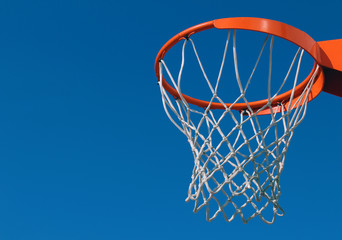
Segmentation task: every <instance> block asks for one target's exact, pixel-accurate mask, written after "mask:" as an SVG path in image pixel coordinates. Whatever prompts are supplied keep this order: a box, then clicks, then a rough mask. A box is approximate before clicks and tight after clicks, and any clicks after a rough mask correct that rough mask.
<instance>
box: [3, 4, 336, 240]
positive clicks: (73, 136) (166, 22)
mask: <svg viewBox="0 0 342 240" xmlns="http://www.w3.org/2000/svg"><path fill="white" fill-rule="evenodd" d="M341 5H342V4H341V2H340V1H331V0H327V1H324V2H322V1H315V0H314V1H294V0H288V1H282V2H281V1H278V2H276V1H264V0H261V1H252V0H246V1H226V0H225V1H221V0H220V1H219V0H211V1H203V0H197V1H192V0H189V1H181V0H174V1H149V0H147V1H125V2H124V1H88V0H83V1H74V0H68V1H66V0H59V1H46V0H44V1H17V0H10V1H9V0H2V1H1V2H0V22H1V27H0V29H1V35H0V239H1V240H31V239H32V240H47V239H49V240H55V239H56V240H57V239H63V240H69V239H70V240H86V239H104V240H107V239H117V240H121V239H122V240H124V239H150V240H151V239H163V240H164V239H165V240H166V239H179V240H180V239H189V238H192V239H208V238H211V239H234V238H239V239H263V240H267V239H274V238H277V239H279V240H280V239H289V238H291V239H322V238H327V239H342V229H341V226H342V220H341V215H342V210H341V207H340V204H341V203H342V194H341V186H342V184H341V183H342V180H341V177H340V176H341V170H342V161H341V160H342V157H341V151H340V142H341V141H340V137H339V136H341V134H342V127H341V124H340V119H341V117H342V113H341V111H340V109H341V107H340V104H342V99H341V98H338V97H335V96H332V95H329V94H326V93H322V94H321V95H320V96H319V97H318V98H317V99H315V100H314V101H313V102H311V103H310V104H309V108H308V112H307V116H306V118H305V120H304V122H303V123H302V124H301V125H300V126H299V127H298V128H297V129H296V131H295V135H294V137H293V140H292V142H291V145H290V149H289V150H288V154H287V159H286V162H285V170H284V172H283V174H282V179H281V186H282V196H281V198H280V203H281V205H282V207H283V208H284V209H285V212H286V214H285V216H284V217H278V218H277V219H276V222H275V223H274V224H273V225H267V224H265V223H263V222H262V221H261V220H260V219H258V218H256V219H253V220H252V221H250V222H249V223H248V224H243V223H242V221H241V219H239V218H236V219H235V220H234V221H233V222H231V223H227V222H225V221H222V219H219V220H217V221H213V222H210V223H209V222H206V221H205V215H204V213H203V212H199V213H198V214H194V213H193V212H192V209H193V204H192V203H186V202H185V201H184V199H185V198H186V196H187V190H188V184H189V182H190V176H191V171H192V167H193V157H192V154H191V151H190V147H189V146H188V143H187V141H186V138H185V137H184V136H183V135H182V134H181V133H180V132H179V131H178V130H177V129H176V128H175V127H174V126H173V125H172V124H171V123H170V121H169V120H168V119H167V117H166V115H165V113H164V110H163V107H162V104H161V99H160V92H159V89H158V86H157V84H156V82H157V79H156V77H155V73H154V60H155V57H156V55H157V53H158V51H159V49H160V48H161V47H162V45H163V44H164V43H165V42H166V41H167V40H168V39H170V38H171V37H172V36H173V35H175V34H176V33H178V32H180V31H182V30H184V29H186V28H188V27H190V26H193V25H196V24H199V23H202V22H205V21H209V20H213V19H217V18H225V17H241V16H247V17H263V18H270V19H274V20H278V21H282V22H285V23H287V24H290V25H293V26H295V27H297V28H299V29H301V30H303V31H305V32H307V33H308V34H309V35H310V36H311V37H313V38H314V39H315V40H316V41H322V40H329V39H337V38H341V36H342V33H341V31H339V30H338V29H340V22H341V17H340V8H341Z"/></svg>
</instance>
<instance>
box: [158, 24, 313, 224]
mask: <svg viewBox="0 0 342 240" xmlns="http://www.w3.org/2000/svg"><path fill="white" fill-rule="evenodd" d="M231 33H232V34H231ZM231 35H232V36H231ZM231 39H232V42H233V44H232V47H233V51H232V52H233V59H234V68H235V76H236V81H237V84H238V87H239V91H240V95H239V96H238V98H237V99H236V100H235V102H234V103H233V104H232V105H231V106H229V107H228V106H227V105H226V104H225V103H224V102H223V101H222V99H221V98H220V96H219V95H218V88H219V83H220V80H221V75H222V71H223V66H224V63H225V61H226V55H227V49H228V46H229V42H230V41H231ZM273 42H274V36H272V35H267V36H266V38H265V40H264V43H263V45H262V48H261V51H260V54H259V56H258V58H257V61H256V63H255V66H254V69H253V71H252V73H251V74H250V76H249V78H248V81H247V83H246V84H245V86H243V84H242V81H241V79H240V75H239V71H238V63H237V54H236V31H235V30H229V31H228V37H227V40H226V43H225V48H224V54H223V58H222V63H221V67H220V70H219V74H218V78H217V80H216V84H212V83H211V82H210V81H209V79H208V77H207V74H206V72H205V70H204V68H203V65H202V63H201V60H200V58H199V56H198V53H197V50H196V47H195V44H194V41H193V40H192V39H189V38H188V39H185V40H184V43H183V47H182V60H181V67H180V70H179V72H178V77H177V78H174V77H173V75H172V74H171V73H170V71H169V69H168V67H167V65H166V63H165V61H164V60H160V65H159V67H160V68H159V69H160V81H159V86H160V91H161V96H162V103H163V106H164V109H165V112H166V114H167V116H168V117H169V119H170V120H171V122H172V123H173V124H174V125H175V126H176V127H177V128H178V129H179V130H180V131H181V132H182V133H183V134H184V135H185V136H186V137H187V139H188V142H189V143H190V146H191V150H192V153H193V156H194V168H193V171H192V176H191V182H190V185H189V190H188V196H187V198H186V201H187V202H189V201H193V202H194V212H195V213H196V212H198V211H199V210H200V209H202V208H204V209H205V211H206V219H207V220H208V221H212V220H213V219H215V218H216V217H218V216H220V215H222V216H223V217H224V219H225V220H226V221H228V222H230V221H232V220H233V219H234V218H235V217H236V216H237V215H239V216H240V217H241V218H242V221H243V222H244V223H247V222H248V221H249V220H251V219H253V218H254V217H256V216H259V217H260V218H261V219H262V221H264V222H265V223H268V224H271V223H273V222H274V220H275V217H276V216H277V215H280V216H282V215H283V214H284V211H283V209H282V208H281V207H280V205H279V203H278V201H279V197H280V194H281V191H280V184H279V181H280V175H281V173H282V171H283V167H284V159H285V155H286V152H287V150H288V147H289V144H290V140H291V138H292V136H293V132H294V129H295V128H296V127H297V126H298V124H299V123H300V122H301V121H302V120H303V118H304V116H305V114H306V108H307V99H308V95H309V92H310V89H311V86H312V84H313V83H314V80H315V77H316V74H317V71H318V67H317V68H316V70H315V71H314V74H313V75H312V77H311V79H310V80H309V82H308V84H307V85H306V86H305V88H304V90H303V91H302V92H301V94H300V95H299V97H296V98H295V96H294V95H295V94H294V89H295V86H296V85H297V79H298V73H299V70H300V66H301V61H302V56H303V50H302V49H301V48H299V49H298V51H297V52H296V53H295V56H294V58H293V60H292V62H291V64H290V67H289V70H288V73H287V74H286V76H285V78H284V79H283V83H282V84H281V86H280V87H279V89H278V90H277V91H276V92H275V94H271V71H272V49H273ZM187 43H190V45H191V46H192V49H193V51H194V53H195V55H196V57H197V61H198V64H199V66H200V68H201V71H202V73H203V76H204V78H205V79H206V82H207V87H208V88H209V89H210V92H211V94H212V97H211V99H210V101H209V104H208V106H207V107H206V108H199V107H197V106H194V105H191V104H189V103H188V102H187V101H186V100H185V99H184V97H183V96H182V91H181V82H182V72H183V68H184V61H185V47H186V45H187ZM267 43H269V57H268V61H269V64H268V66H269V73H268V80H267V81H268V97H267V103H266V104H265V105H264V106H263V107H261V108H260V109H257V110H256V109H252V108H251V107H250V105H249V101H248V99H247V97H246V92H247V89H248V86H249V84H250V82H251V79H252V77H253V74H254V72H255V70H256V68H257V66H258V63H259V60H260V56H261V55H262V53H263V51H264V48H265V46H266V45H267ZM291 71H294V72H295V74H294V77H293V79H292V81H293V88H292V94H291V97H290V99H289V102H290V103H289V104H288V105H286V106H287V107H286V106H285V104H284V103H278V105H277V106H274V103H273V104H272V102H273V99H274V98H275V97H276V96H277V95H278V94H279V92H280V91H281V90H282V88H283V86H284V84H285V82H286V81H288V79H289V76H290V72H291ZM163 72H166V74H164V75H165V77H166V76H167V77H168V79H170V81H171V83H172V84H171V85H172V86H173V87H174V88H175V89H176V90H177V92H178V94H179V96H180V97H179V98H174V97H173V96H171V95H170V94H169V93H168V92H167V91H166V90H165V89H164V87H163ZM213 102H218V103H221V104H222V106H224V110H220V109H215V110H214V109H211V108H210V106H211V104H212V103H213ZM237 102H244V103H245V104H246V109H244V110H242V111H236V110H233V107H234V104H236V103H237ZM300 103H303V104H302V105H300ZM265 109H269V111H270V114H268V115H258V113H260V112H261V111H263V110H265ZM220 213H221V214H220Z"/></svg>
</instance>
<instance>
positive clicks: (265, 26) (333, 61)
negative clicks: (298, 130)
mask: <svg viewBox="0 0 342 240" xmlns="http://www.w3.org/2000/svg"><path fill="white" fill-rule="evenodd" d="M210 28H217V29H245V30H250V31H258V32H263V33H267V34H271V35H274V36H277V37H280V38H283V39H286V40H288V41H290V42H292V43H294V44H296V45H298V46H299V47H301V48H303V49H304V50H305V51H306V52H308V53H309V54H310V55H311V56H312V57H313V58H314V60H315V62H316V64H318V65H319V66H320V67H321V69H320V71H319V72H318V75H317V77H316V79H315V83H314V85H313V87H312V89H311V92H310V96H309V101H311V100H312V99H314V98H315V97H317V96H318V94H319V93H320V92H321V91H322V90H323V89H324V91H327V92H330V93H332V94H335V95H338V96H342V72H340V71H342V40H333V41H324V42H319V43H317V42H316V41H315V40H313V39H312V38H311V37H310V36H309V35H308V34H306V33H305V32H303V31H301V30H299V29H297V28H295V27H292V26H290V25H288V24H285V23H282V22H278V21H274V20H269V19H263V18H250V17H240V18H224V19H217V20H213V21H209V22H206V23H202V24H199V25H196V26H194V27H191V28H188V29H186V30H184V31H182V32H181V33H179V34H177V35H176V36H174V37H173V38H171V39H170V40H169V41H168V42H167V43H166V44H165V45H164V46H163V47H162V48H161V50H160V51H159V53H158V55H157V58H156V61H155V72H156V75H157V78H158V81H159V77H160V75H159V74H160V73H159V61H160V60H161V59H163V57H164V56H165V54H166V53H167V51H168V50H169V49H170V48H172V46H174V45H175V44H176V43H177V42H179V41H181V40H182V39H185V38H187V37H189V36H191V35H192V34H195V33H197V32H200V31H204V30H207V29H210ZM315 67H316V66H314V68H313V70H312V72H311V73H310V74H309V76H308V77H307V78H306V79H304V81H302V82H301V83H300V84H299V85H297V86H296V88H295V93H294V97H295V99H294V101H293V102H295V100H296V98H298V97H299V95H300V94H301V92H302V91H303V89H304V88H305V86H306V84H307V83H308V82H309V80H310V78H311V76H312V74H313V71H314V69H315ZM331 69H334V70H335V71H337V73H336V72H334V73H333V74H332V73H331V71H330V70H331ZM322 70H323V71H322ZM327 76H329V78H328V79H326V77H327ZM330 78H331V79H330ZM162 81H163V86H164V88H165V89H166V90H167V91H168V92H169V93H170V94H171V95H173V96H174V97H175V98H179V97H180V96H179V94H178V92H177V90H176V89H174V88H173V87H171V86H170V84H169V83H167V81H166V80H165V79H164V78H163V80H162ZM325 81H327V83H329V84H327V85H329V87H326V85H325V84H324V82H325ZM334 86H339V89H341V90H338V91H339V94H336V91H332V90H331V89H334ZM291 92H292V90H290V91H287V92H285V93H283V94H280V95H279V96H277V97H276V98H275V99H274V100H273V102H272V106H276V105H277V104H279V103H283V104H285V106H286V107H289V106H288V104H289V103H287V101H288V99H289V98H290V96H291ZM182 96H183V97H184V98H185V100H186V101H187V102H188V103H191V104H194V105H197V106H200V107H203V108H206V107H207V106H208V105H209V102H207V101H203V100H200V99H196V98H192V97H190V96H187V95H185V94H182ZM266 103H267V99H264V100H261V101H255V102H250V103H248V105H249V106H250V107H251V108H252V109H254V110H258V109H259V108H261V107H262V106H264V105H265V104H266ZM301 104H302V103H300V105H301ZM225 105H226V107H230V106H231V105H232V104H231V103H226V104H225ZM292 107H293V106H292ZM210 108H211V109H225V106H223V105H222V104H221V103H211V106H210ZM231 108H232V109H235V110H240V111H241V110H244V109H247V105H246V104H245V103H235V104H234V105H233V106H232V107H231ZM268 113H269V110H267V109H266V110H264V111H262V112H261V113H260V114H268Z"/></svg>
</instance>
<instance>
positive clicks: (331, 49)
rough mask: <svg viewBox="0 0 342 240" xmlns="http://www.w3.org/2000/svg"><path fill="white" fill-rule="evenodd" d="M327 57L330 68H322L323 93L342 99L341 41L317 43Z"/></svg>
mask: <svg viewBox="0 0 342 240" xmlns="http://www.w3.org/2000/svg"><path fill="white" fill-rule="evenodd" d="M318 45H319V46H320V48H321V49H322V51H324V52H325V54H326V55H327V56H329V59H330V62H331V67H330V68H329V67H324V68H323V72H324V76H325V84H324V87H323V91H324V92H327V93H330V94H334V95H336V96H339V97H342V39H337V40H329V41H322V42H318Z"/></svg>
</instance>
